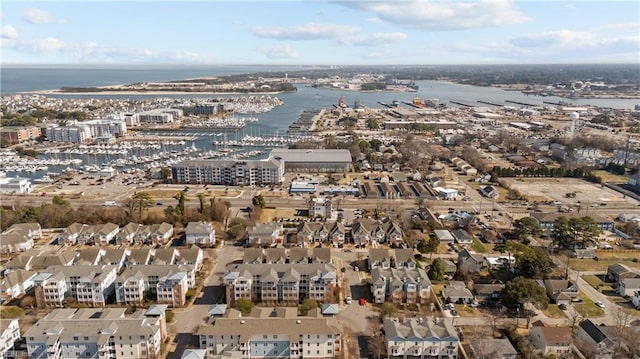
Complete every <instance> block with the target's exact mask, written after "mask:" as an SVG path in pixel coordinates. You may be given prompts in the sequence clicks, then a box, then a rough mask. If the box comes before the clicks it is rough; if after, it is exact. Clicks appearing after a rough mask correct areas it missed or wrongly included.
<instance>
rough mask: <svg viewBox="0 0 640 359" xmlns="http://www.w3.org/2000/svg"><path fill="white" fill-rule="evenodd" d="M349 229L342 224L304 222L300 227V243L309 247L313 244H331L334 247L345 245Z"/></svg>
mask: <svg viewBox="0 0 640 359" xmlns="http://www.w3.org/2000/svg"><path fill="white" fill-rule="evenodd" d="M346 235H347V229H346V228H345V226H344V224H342V223H341V222H325V223H320V222H304V223H301V224H300V225H299V226H298V234H297V237H298V242H301V243H303V244H306V245H305V246H309V245H310V244H311V243H324V242H330V243H331V244H333V245H334V246H340V245H343V244H344V242H345V237H346Z"/></svg>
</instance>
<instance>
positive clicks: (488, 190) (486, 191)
mask: <svg viewBox="0 0 640 359" xmlns="http://www.w3.org/2000/svg"><path fill="white" fill-rule="evenodd" d="M480 194H481V195H483V196H485V197H487V198H493V199H496V198H498V194H499V193H498V190H497V189H496V188H495V187H493V186H491V185H487V186H484V187H480Z"/></svg>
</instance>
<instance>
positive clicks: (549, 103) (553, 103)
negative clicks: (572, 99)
mask: <svg viewBox="0 0 640 359" xmlns="http://www.w3.org/2000/svg"><path fill="white" fill-rule="evenodd" d="M542 103H546V104H547V105H556V106H569V103H567V102H562V101H560V102H551V101H542Z"/></svg>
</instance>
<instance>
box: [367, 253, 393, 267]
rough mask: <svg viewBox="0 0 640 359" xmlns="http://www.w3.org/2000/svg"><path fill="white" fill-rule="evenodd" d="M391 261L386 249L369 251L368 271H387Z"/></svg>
mask: <svg viewBox="0 0 640 359" xmlns="http://www.w3.org/2000/svg"><path fill="white" fill-rule="evenodd" d="M391 261H392V260H391V252H390V251H389V250H388V249H385V248H371V249H369V259H368V265H369V270H374V269H375V268H382V269H389V268H391Z"/></svg>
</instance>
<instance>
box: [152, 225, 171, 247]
mask: <svg viewBox="0 0 640 359" xmlns="http://www.w3.org/2000/svg"><path fill="white" fill-rule="evenodd" d="M148 228H149V229H148V231H149V239H148V241H149V242H150V244H160V245H165V244H167V243H169V240H170V239H171V237H173V231H174V228H173V225H172V224H170V223H166V222H162V223H156V224H150V225H149V226H148Z"/></svg>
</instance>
